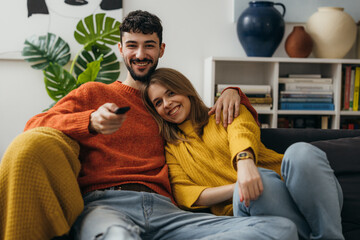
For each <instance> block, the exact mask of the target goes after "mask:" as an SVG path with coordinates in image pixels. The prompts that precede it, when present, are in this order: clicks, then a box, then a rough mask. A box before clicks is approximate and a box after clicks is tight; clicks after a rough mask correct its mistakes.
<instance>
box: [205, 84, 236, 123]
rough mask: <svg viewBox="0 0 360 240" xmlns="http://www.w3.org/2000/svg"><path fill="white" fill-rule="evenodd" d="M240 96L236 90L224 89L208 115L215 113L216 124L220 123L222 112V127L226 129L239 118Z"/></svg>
mask: <svg viewBox="0 0 360 240" xmlns="http://www.w3.org/2000/svg"><path fill="white" fill-rule="evenodd" d="M240 101H241V99H240V95H239V92H238V90H237V89H231V88H230V89H226V90H225V91H224V92H223V94H221V96H220V97H219V99H218V100H217V101H216V103H215V105H214V106H213V107H212V108H211V109H210V111H209V115H211V114H214V113H215V119H216V124H219V123H220V120H221V110H222V111H223V125H224V127H227V126H228V125H229V124H231V123H232V122H233V120H234V118H236V117H237V116H239V108H240Z"/></svg>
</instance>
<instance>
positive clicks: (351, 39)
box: [306, 7, 357, 58]
mask: <svg viewBox="0 0 360 240" xmlns="http://www.w3.org/2000/svg"><path fill="white" fill-rule="evenodd" d="M306 31H307V32H308V33H309V35H310V36H311V38H312V39H313V41H314V48H313V53H314V55H315V56H316V57H319V58H343V57H344V56H345V55H346V54H347V53H348V52H349V50H350V49H351V48H352V46H353V45H354V43H355V39H356V32H357V28H356V24H355V21H354V19H352V17H351V16H350V15H349V14H347V13H346V12H344V8H339V7H320V8H318V11H317V12H315V13H314V14H313V15H312V16H311V17H310V18H309V19H308V21H307V23H306Z"/></svg>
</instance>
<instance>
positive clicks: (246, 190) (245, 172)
mask: <svg viewBox="0 0 360 240" xmlns="http://www.w3.org/2000/svg"><path fill="white" fill-rule="evenodd" d="M237 181H238V183H239V195H240V202H243V201H244V202H245V203H244V204H245V206H246V207H249V206H250V200H256V199H257V198H258V197H259V196H260V195H261V194H262V192H263V190H264V186H263V183H262V180H261V176H260V173H259V170H258V168H257V167H256V165H255V163H254V160H253V159H245V160H240V161H238V162H237Z"/></svg>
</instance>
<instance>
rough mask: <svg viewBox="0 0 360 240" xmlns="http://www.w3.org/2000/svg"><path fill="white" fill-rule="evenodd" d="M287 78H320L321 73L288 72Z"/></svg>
mask: <svg viewBox="0 0 360 240" xmlns="http://www.w3.org/2000/svg"><path fill="white" fill-rule="evenodd" d="M288 77H289V78H321V74H288Z"/></svg>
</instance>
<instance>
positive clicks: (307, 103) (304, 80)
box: [279, 74, 334, 110]
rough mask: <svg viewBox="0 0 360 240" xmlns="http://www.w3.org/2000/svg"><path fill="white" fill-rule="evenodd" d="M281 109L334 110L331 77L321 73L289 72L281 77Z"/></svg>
mask: <svg viewBox="0 0 360 240" xmlns="http://www.w3.org/2000/svg"><path fill="white" fill-rule="evenodd" d="M279 90H280V109H282V110H334V103H333V95H334V94H333V93H334V91H333V84H332V79H331V78H323V77H321V75H320V74H299V75H297V74H289V76H288V77H282V78H279Z"/></svg>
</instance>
